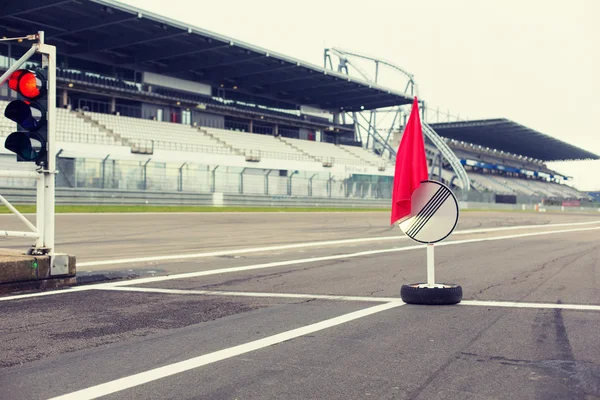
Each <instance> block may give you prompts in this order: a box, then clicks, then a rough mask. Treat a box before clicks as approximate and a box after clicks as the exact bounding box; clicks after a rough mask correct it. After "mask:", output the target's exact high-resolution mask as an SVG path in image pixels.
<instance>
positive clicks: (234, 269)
mask: <svg viewBox="0 0 600 400" xmlns="http://www.w3.org/2000/svg"><path fill="white" fill-rule="evenodd" d="M597 230H600V227H594V228H578V229H565V230H559V231H544V232H532V233H521V234H518V235H507V236H496V237H485V238H475V239H465V240H453V241H448V242H441V243H438V244H436V247H443V246H454V245H457V244H467V243H479V242H488V241H496V240H507V239H518V238H524V237H531V236H536V237H537V236H545V235H554V234H559V233H573V232H585V231H597ZM417 249H421V250H424V249H425V245H423V244H419V245H414V246H405V247H398V248H391V249H381V250H369V251H361V252H358V253H350V254H336V255H334V256H323V257H312V258H304V259H297V260H288V261H275V262H270V263H264V264H254V265H245V266H241V267H229V268H220V269H211V270H206V271H196V272H187V273H182V274H174V275H166V276H153V277H150V278H140V279H131V280H128V281H120V282H115V283H111V284H110V286H130V285H139V284H144V283H152V282H162V281H170V280H175V279H185V278H197V277H200V276H208V275H218V274H227V273H232V272H242V271H250V270H255V269H264V268H275V267H284V266H287V265H297V264H306V263H313V262H319V261H330V260H339V259H348V258H355V257H363V256H369V255H374V254H383V253H398V252H403V251H409V250H417Z"/></svg>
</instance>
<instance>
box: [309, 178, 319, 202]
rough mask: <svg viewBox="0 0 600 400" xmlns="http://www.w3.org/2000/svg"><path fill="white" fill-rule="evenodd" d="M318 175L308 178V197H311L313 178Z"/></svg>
mask: <svg viewBox="0 0 600 400" xmlns="http://www.w3.org/2000/svg"><path fill="white" fill-rule="evenodd" d="M317 175H319V174H313V176H311V177H310V178H308V195H309V196H310V197H312V195H313V183H312V182H313V178H314V177H315V176H317Z"/></svg>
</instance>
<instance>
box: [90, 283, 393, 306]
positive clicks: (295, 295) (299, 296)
mask: <svg viewBox="0 0 600 400" xmlns="http://www.w3.org/2000/svg"><path fill="white" fill-rule="evenodd" d="M96 289H99V290H115V291H122V292H141V293H164V294H184V295H185V294H190V295H206V296H239V297H269V298H270V297H274V298H280V299H322V300H333V301H366V302H375V303H387V302H390V301H402V299H400V298H399V297H369V296H344V295H330V294H302V293H264V292H226V291H222V290H191V289H190V290H187V289H161V288H145V287H129V286H125V287H115V286H105V287H101V288H96Z"/></svg>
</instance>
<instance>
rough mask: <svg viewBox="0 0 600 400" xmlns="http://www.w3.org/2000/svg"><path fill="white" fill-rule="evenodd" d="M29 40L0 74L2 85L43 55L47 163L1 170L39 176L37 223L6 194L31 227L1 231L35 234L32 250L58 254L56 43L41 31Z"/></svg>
mask: <svg viewBox="0 0 600 400" xmlns="http://www.w3.org/2000/svg"><path fill="white" fill-rule="evenodd" d="M27 39H28V40H35V41H36V42H35V43H33V44H32V46H31V48H30V49H29V50H27V52H25V54H24V55H23V56H22V57H21V58H20V59H19V60H17V61H16V62H15V63H14V64H12V65H11V66H10V68H8V70H7V71H6V72H5V73H4V74H2V76H1V77H0V85H2V84H4V82H5V81H6V80H7V79H8V78H9V77H10V75H12V73H13V72H14V71H16V70H17V69H19V68H21V67H22V66H23V65H24V64H25V63H26V62H27V61H28V60H29V59H30V58H31V57H32V56H33V55H34V54H40V55H41V56H42V66H43V67H47V68H48V76H47V84H48V91H47V96H48V109H47V110H46V112H47V114H46V119H47V124H48V142H47V144H46V146H47V147H46V152H47V157H48V164H47V165H46V166H45V168H44V169H38V170H37V171H36V172H23V171H0V176H6V177H21V178H34V179H36V181H37V182H36V186H37V187H36V225H37V226H34V225H33V224H32V223H31V222H29V221H28V220H27V219H26V218H25V217H24V216H23V215H22V214H21V213H19V212H18V211H17V209H16V208H14V207H13V206H12V205H11V204H10V203H9V202H8V201H7V200H6V199H5V198H4V197H2V196H0V202H2V203H3V204H4V205H5V206H7V207H8V209H9V210H10V211H11V212H13V213H14V214H15V215H16V216H17V217H18V218H19V219H20V220H21V221H23V222H24V223H25V225H27V227H28V228H29V229H30V230H31V231H29V232H16V231H0V234H2V235H4V236H8V237H32V238H36V241H35V244H34V245H32V247H31V248H30V249H29V254H35V255H42V254H49V255H50V256H51V257H53V256H54V254H55V248H54V220H55V216H54V207H55V197H54V195H55V176H56V173H57V170H56V144H55V142H54V139H55V135H56V47H54V46H51V45H47V44H45V43H44V32H43V31H39V32H38V33H37V34H35V35H28V36H27Z"/></svg>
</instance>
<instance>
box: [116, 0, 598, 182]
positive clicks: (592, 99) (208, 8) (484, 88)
mask: <svg viewBox="0 0 600 400" xmlns="http://www.w3.org/2000/svg"><path fill="white" fill-rule="evenodd" d="M122 1H123V2H124V3H128V4H131V5H133V6H136V7H139V8H143V9H147V10H149V11H152V12H155V13H158V14H161V15H164V16H167V17H170V18H173V19H177V20H180V21H182V22H185V23H189V24H190V25H195V26H198V27H201V28H204V29H207V30H210V31H213V32H217V33H220V34H223V35H227V36H231V37H233V38H235V39H238V40H241V41H244V42H247V43H250V44H253V45H256V46H260V47H264V48H266V49H269V50H272V51H276V52H279V53H283V54H285V55H289V56H292V57H296V58H299V59H301V60H304V61H307V62H311V63H314V64H317V65H320V66H322V64H323V49H324V47H334V46H337V47H341V48H345V49H348V50H353V51H357V52H362V53H368V54H370V55H372V56H375V57H380V58H384V59H387V60H390V61H392V62H394V63H396V64H398V65H400V66H402V67H403V68H404V69H406V70H408V71H409V72H411V73H412V74H414V75H415V79H416V80H417V82H418V84H419V89H420V98H421V99H423V100H425V101H426V102H427V103H428V105H430V106H432V107H440V108H441V109H444V110H447V109H450V111H451V112H452V113H454V114H460V115H461V116H468V117H469V118H498V117H504V118H509V119H511V120H514V121H516V122H518V123H520V124H523V125H525V126H528V127H530V128H533V129H536V130H538V131H540V132H542V133H545V134H548V135H550V136H553V137H555V138H558V139H561V140H564V141H566V142H568V143H571V144H574V145H576V146H580V147H583V148H585V149H587V150H590V151H592V152H595V153H597V154H600V115H599V114H600V45H599V39H600V1H599V0H570V1H559V0H544V1H542V0H539V1H538V0H494V1H480V0H421V1H415V0H411V1H405V0H380V1H377V0H372V1H361V2H355V3H353V2H352V0H346V1H327V0H320V1H317V0H302V1H284V0H253V1H243V0H219V1H192V0H169V1H165V0H122ZM353 4H355V5H353ZM550 167H553V168H555V169H556V170H558V171H559V172H562V173H564V174H567V175H572V176H574V177H575V178H576V180H575V181H574V182H573V183H574V184H575V186H576V187H577V188H579V189H582V190H600V161H592V162H585V163H581V162H569V163H558V164H557V163H553V164H550Z"/></svg>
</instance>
